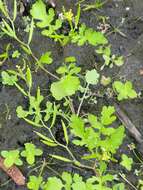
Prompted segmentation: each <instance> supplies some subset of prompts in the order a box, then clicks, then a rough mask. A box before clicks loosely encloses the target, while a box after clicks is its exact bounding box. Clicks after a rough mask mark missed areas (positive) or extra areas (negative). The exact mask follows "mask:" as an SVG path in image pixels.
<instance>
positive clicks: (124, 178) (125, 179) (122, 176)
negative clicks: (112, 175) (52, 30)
mask: <svg viewBox="0 0 143 190" xmlns="http://www.w3.org/2000/svg"><path fill="white" fill-rule="evenodd" d="M119 175H120V176H121V178H123V180H124V181H126V182H127V183H128V184H129V185H130V186H131V187H132V188H133V189H135V190H138V189H137V188H136V187H135V186H134V185H133V184H132V183H131V182H130V181H128V179H127V178H126V177H124V175H123V174H121V173H119Z"/></svg>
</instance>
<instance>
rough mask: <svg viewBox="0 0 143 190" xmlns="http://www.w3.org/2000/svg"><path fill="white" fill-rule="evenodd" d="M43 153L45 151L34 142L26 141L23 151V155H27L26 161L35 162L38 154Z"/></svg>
mask: <svg viewBox="0 0 143 190" xmlns="http://www.w3.org/2000/svg"><path fill="white" fill-rule="evenodd" d="M42 154H43V151H42V150H41V149H37V148H36V146H35V145H34V144H32V143H26V144H25V150H24V151H22V152H21V156H22V157H26V161H27V162H28V164H30V165H32V164H34V163H35V157H36V156H41V155H42Z"/></svg>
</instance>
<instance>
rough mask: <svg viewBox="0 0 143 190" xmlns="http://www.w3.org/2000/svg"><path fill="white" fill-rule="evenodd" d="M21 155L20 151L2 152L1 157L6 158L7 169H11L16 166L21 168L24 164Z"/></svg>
mask: <svg viewBox="0 0 143 190" xmlns="http://www.w3.org/2000/svg"><path fill="white" fill-rule="evenodd" d="M19 153H20V152H19V150H10V151H1V155H2V156H3V157H4V158H5V159H4V165H5V166H6V167H7V168H10V167H11V166H13V165H14V164H15V165H18V166H21V165H22V164H23V162H22V161H21V160H20V158H19V157H20V156H19Z"/></svg>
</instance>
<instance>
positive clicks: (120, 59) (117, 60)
mask: <svg viewBox="0 0 143 190" xmlns="http://www.w3.org/2000/svg"><path fill="white" fill-rule="evenodd" d="M114 63H115V65H117V66H122V65H123V64H124V59H123V56H119V57H115V59H114Z"/></svg>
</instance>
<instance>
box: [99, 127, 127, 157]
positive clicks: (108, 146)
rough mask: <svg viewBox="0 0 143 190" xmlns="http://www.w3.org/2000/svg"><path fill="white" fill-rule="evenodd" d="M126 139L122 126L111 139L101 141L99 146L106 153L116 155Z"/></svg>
mask: <svg viewBox="0 0 143 190" xmlns="http://www.w3.org/2000/svg"><path fill="white" fill-rule="evenodd" d="M124 137H125V128H124V127H123V126H120V127H118V128H116V130H114V132H113V133H112V134H111V135H110V137H108V138H106V139H105V140H100V141H99V145H100V146H101V148H102V149H103V150H104V151H106V152H111V153H113V154H114V153H115V152H116V150H117V149H118V148H119V146H120V145H121V144H122V142H123V139H124Z"/></svg>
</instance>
